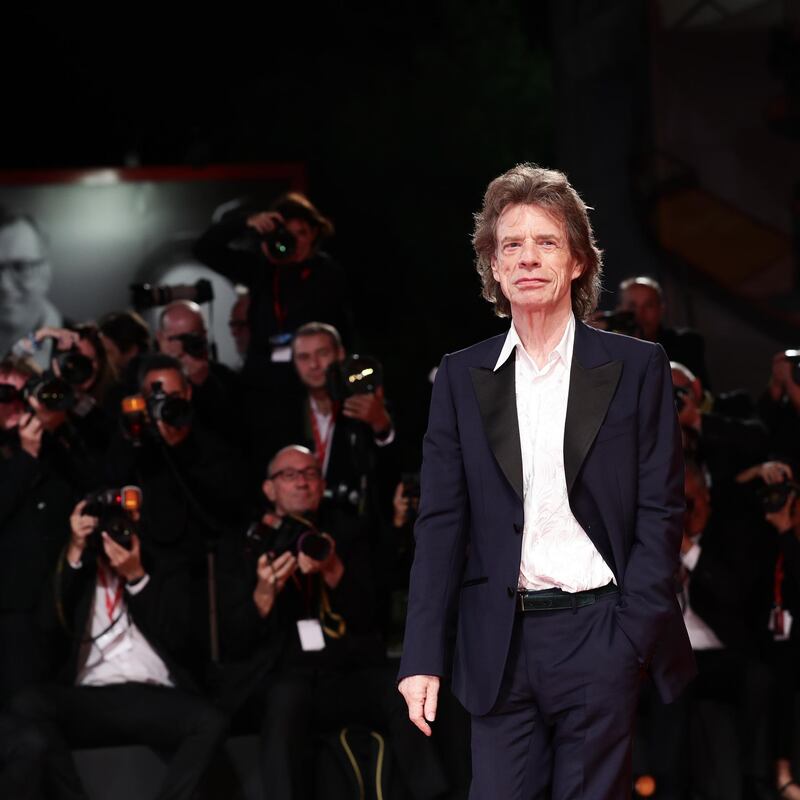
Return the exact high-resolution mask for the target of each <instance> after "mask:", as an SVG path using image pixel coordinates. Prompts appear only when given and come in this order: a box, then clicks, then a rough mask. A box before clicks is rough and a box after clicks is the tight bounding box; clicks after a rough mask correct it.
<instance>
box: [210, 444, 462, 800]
mask: <svg viewBox="0 0 800 800" xmlns="http://www.w3.org/2000/svg"><path fill="white" fill-rule="evenodd" d="M323 490H324V481H323V479H322V476H321V474H320V469H319V465H318V462H317V460H316V459H315V457H314V455H313V454H312V453H311V452H310V451H309V450H308V449H307V448H305V447H300V446H289V447H286V448H283V449H282V450H280V451H279V452H278V453H277V454H276V455H275V457H274V458H273V459H272V461H271V462H270V464H269V471H268V474H267V479H266V480H265V481H264V484H263V491H264V494H265V496H266V497H267V499H268V500H269V501H270V502H271V503H272V505H273V507H274V511H273V512H271V513H270V514H268V515H265V517H264V518H262V520H261V524H260V525H258V526H256V528H255V530H257V531H258V534H257V536H254V529H253V528H251V532H250V536H249V539H250V541H251V542H254V543H255V542H257V543H258V544H257V546H256V547H254V548H253V549H254V550H255V553H254V557H253V558H252V559H251V560H250V561H249V562H248V563H249V566H248V567H247V574H246V575H244V576H237V575H235V574H232V575H229V576H228V580H227V582H226V587H227V591H226V593H225V595H224V605H223V608H224V609H225V619H226V620H227V624H226V625H225V626H224V627H223V631H224V635H225V636H226V637H227V642H226V644H227V650H228V652H229V653H235V654H237V655H239V657H243V656H245V655H247V654H248V652H250V653H251V654H250V659H251V665H252V667H253V670H252V683H251V685H252V687H253V690H254V693H255V694H256V696H259V697H261V698H263V699H262V701H261V702H263V703H264V704H265V706H264V716H263V727H262V748H263V750H262V757H261V763H262V768H263V778H264V787H265V797H269V798H297V797H301V798H306V797H310V792H311V788H312V787H311V785H310V782H311V777H312V769H311V766H310V765H312V764H313V763H314V762H313V752H312V743H313V737H314V734H315V733H316V732H318V731H320V730H327V729H329V728H331V727H334V726H341V725H343V724H348V723H351V722H355V721H360V722H364V723H366V724H368V725H371V726H375V727H377V728H379V729H384V730H387V731H388V732H389V733H390V736H391V744H392V747H393V751H394V753H395V755H396V757H397V760H398V764H399V766H400V770H401V772H402V775H403V779H404V781H405V782H406V783H407V784H408V788H409V789H410V790H411V792H412V795H413V796H414V797H415V798H423V797H431V798H432V797H435V796H437V795H438V794H440V793H441V792H443V791H444V790H445V789H446V788H447V787H446V783H445V778H444V776H443V774H442V771H441V768H440V766H439V763H438V761H437V759H436V757H435V755H434V752H433V750H432V749H431V746H432V743H431V742H429V741H428V740H426V738H425V737H424V736H423V735H422V734H421V733H420V732H419V731H417V730H415V729H414V728H413V727H412V726H410V725H409V724H408V719H407V714H406V712H405V708H404V706H403V703H402V698H399V695H398V694H397V692H396V690H395V681H394V673H393V671H392V670H388V669H386V668H385V666H384V654H383V644H382V641H381V637H380V634H379V631H378V628H377V624H376V617H375V587H374V583H373V578H372V572H371V567H370V561H369V555H368V544H367V542H366V539H365V531H364V526H363V524H362V523H361V522H360V521H359V520H358V519H357V518H353V517H352V516H350V515H347V514H342V513H341V511H339V510H337V509H335V508H332V507H331V506H330V505H328V504H326V503H323V502H322V496H323ZM307 532H310V533H307ZM259 552H260V553H261V554H260V555H258V553H259ZM253 647H256V648H257V650H256V652H255V653H252V650H253ZM242 699H243V698H241V695H240V699H239V702H241V700H242ZM398 699H399V700H400V702H398ZM229 702H230V701H229Z"/></svg>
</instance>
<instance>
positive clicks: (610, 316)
mask: <svg viewBox="0 0 800 800" xmlns="http://www.w3.org/2000/svg"><path fill="white" fill-rule="evenodd" d="M597 320H598V321H602V322H604V323H605V325H606V330H607V331H613V332H614V333H624V334H625V335H626V336H636V335H637V334H638V333H639V326H638V325H637V324H636V314H634V312H633V311H598V312H597Z"/></svg>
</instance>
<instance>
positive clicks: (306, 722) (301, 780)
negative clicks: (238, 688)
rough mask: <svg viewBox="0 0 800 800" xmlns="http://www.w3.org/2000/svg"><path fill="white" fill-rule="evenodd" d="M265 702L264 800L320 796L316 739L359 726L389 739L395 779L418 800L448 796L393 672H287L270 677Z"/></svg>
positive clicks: (433, 754)
mask: <svg viewBox="0 0 800 800" xmlns="http://www.w3.org/2000/svg"><path fill="white" fill-rule="evenodd" d="M263 696H264V702H265V707H264V720H263V725H262V737H261V742H262V744H261V746H262V755H261V764H262V777H263V781H264V797H265V798H269V800H298V799H300V800H308V799H309V798H310V797H311V796H312V792H313V788H314V787H313V763H314V760H313V759H314V754H313V742H314V734H315V733H316V732H318V731H329V730H334V729H336V728H338V727H341V726H343V725H347V724H350V723H353V722H360V723H363V724H365V725H369V726H370V727H372V728H375V729H377V730H379V731H383V732H384V733H386V734H387V736H388V738H389V742H390V744H391V747H392V752H393V754H394V757H395V760H396V762H397V766H398V769H397V772H398V773H399V774H400V775H401V776H402V778H403V780H404V782H405V784H406V788H407V789H408V791H409V792H410V794H411V796H412V797H413V798H414V800H430V798H434V797H437V796H439V795H441V794H443V793H444V792H445V791H446V790H447V789H448V780H447V777H446V776H445V773H444V770H443V767H442V765H441V762H440V761H439V757H438V755H437V752H436V749H435V746H434V743H433V742H432V741H431V740H430V739H428V738H427V737H426V736H425V735H424V734H423V733H421V732H420V731H419V730H417V728H415V727H414V726H413V725H412V724H411V723H410V722H409V719H408V711H407V709H406V705H405V701H404V700H403V698H402V696H401V695H400V693H399V692H398V691H397V688H396V682H395V671H394V670H389V669H384V668H381V667H375V668H365V669H357V670H352V671H315V672H311V671H304V672H300V671H297V672H288V671H287V672H285V673H282V674H277V675H272V676H269V677H268V679H267V684H266V686H265V688H264V695H263Z"/></svg>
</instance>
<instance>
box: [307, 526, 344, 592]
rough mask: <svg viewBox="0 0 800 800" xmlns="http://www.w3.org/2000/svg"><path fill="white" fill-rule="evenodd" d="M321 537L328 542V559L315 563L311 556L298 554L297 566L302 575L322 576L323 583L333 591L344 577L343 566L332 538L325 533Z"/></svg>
mask: <svg viewBox="0 0 800 800" xmlns="http://www.w3.org/2000/svg"><path fill="white" fill-rule="evenodd" d="M321 535H322V536H324V537H325V538H326V539H327V540H328V542H330V546H331V549H330V552H329V553H328V557H327V558H326V559H325V560H324V561H317V560H316V559H314V558H311V556H307V555H306V554H305V553H298V555H297V566H298V567H299V568H300V572H302V573H303V575H312V574H313V573H315V572H318V573H319V574H320V575H322V578H323V580H324V581H325V583H326V584H327V585H328V586H329V587H330V588H331V589H335V588H336V587H337V586H338V585H339V581H340V580H341V579H342V575H344V564H343V563H342V559H341V558H339V556H338V554H337V553H336V542H334V541H333V537H332V536H330V534H327V533H323V534H321Z"/></svg>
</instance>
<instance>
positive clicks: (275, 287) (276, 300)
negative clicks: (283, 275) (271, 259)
mask: <svg viewBox="0 0 800 800" xmlns="http://www.w3.org/2000/svg"><path fill="white" fill-rule="evenodd" d="M280 271H281V268H280V267H279V266H276V267H275V272H274V273H273V276H272V305H273V308H274V310H275V321H276V322H277V323H278V330H279V331H282V330H283V322H284V320H285V319H286V311H284V308H283V306H282V305H281V291H280Z"/></svg>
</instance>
